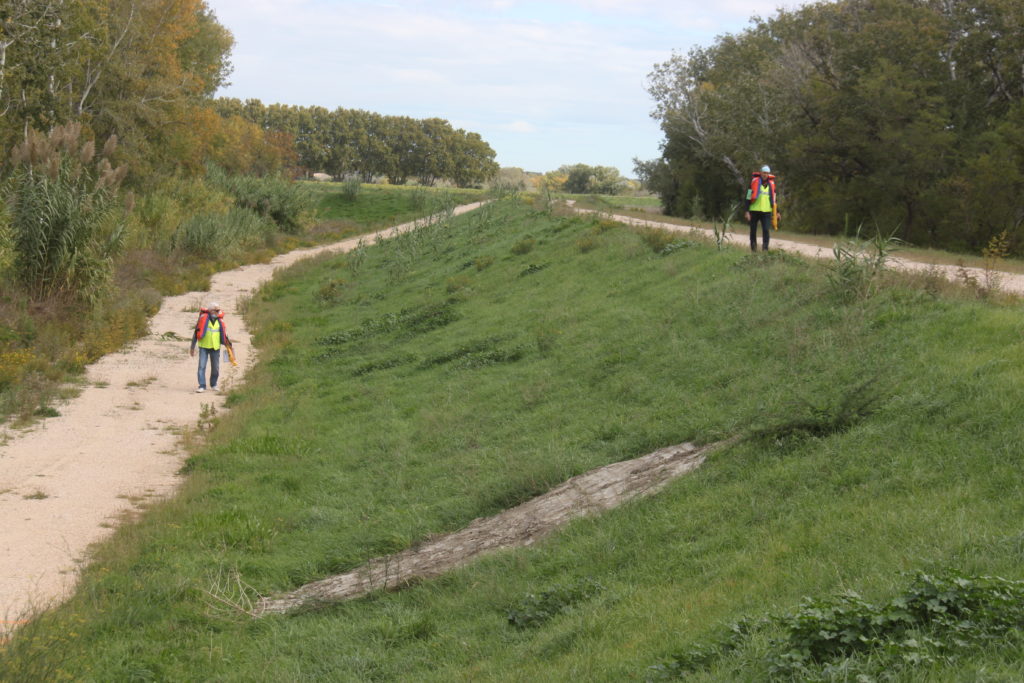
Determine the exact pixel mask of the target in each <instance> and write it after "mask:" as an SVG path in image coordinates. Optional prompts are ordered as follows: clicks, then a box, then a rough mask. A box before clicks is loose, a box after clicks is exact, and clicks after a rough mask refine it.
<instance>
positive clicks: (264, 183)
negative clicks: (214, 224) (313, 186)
mask: <svg viewBox="0 0 1024 683" xmlns="http://www.w3.org/2000/svg"><path fill="white" fill-rule="evenodd" d="M206 176H207V178H208V179H209V181H210V182H211V183H212V184H213V185H214V186H215V187H217V188H219V189H221V190H223V191H224V192H226V193H228V194H229V195H231V196H232V197H233V198H234V200H235V206H238V207H239V208H244V209H249V210H251V211H254V212H256V213H257V214H259V215H260V216H264V217H266V218H269V219H271V220H272V221H274V223H275V224H276V225H277V227H278V229H279V230H281V232H285V233H288V234H290V235H297V234H299V233H301V232H302V231H303V230H305V228H306V225H307V223H308V222H309V217H310V216H311V215H312V213H313V208H314V206H315V201H314V197H313V193H312V192H311V191H310V190H309V189H307V188H306V187H304V186H303V185H301V184H299V183H295V182H292V181H290V180H287V179H285V178H283V177H281V176H265V177H262V178H260V177H257V176H241V175H228V174H227V173H225V172H224V171H222V170H221V169H220V168H218V167H217V166H214V165H212V164H211V165H209V166H207V172H206Z"/></svg>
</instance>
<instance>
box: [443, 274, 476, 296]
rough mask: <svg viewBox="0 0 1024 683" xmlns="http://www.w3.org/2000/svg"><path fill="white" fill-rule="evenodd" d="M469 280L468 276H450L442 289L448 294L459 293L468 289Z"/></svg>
mask: <svg viewBox="0 0 1024 683" xmlns="http://www.w3.org/2000/svg"><path fill="white" fill-rule="evenodd" d="M470 282H471V280H470V279H469V276H468V275H452V276H451V277H449V278H446V279H445V281H444V289H445V291H446V292H448V293H449V294H454V293H455V292H458V291H461V290H463V289H466V288H467V287H469V284H470Z"/></svg>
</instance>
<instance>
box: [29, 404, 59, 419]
mask: <svg viewBox="0 0 1024 683" xmlns="http://www.w3.org/2000/svg"><path fill="white" fill-rule="evenodd" d="M32 415H33V417H60V411H58V410H57V409H56V408H54V407H52V406H42V407H40V408H36V410H35V412H34V413H32Z"/></svg>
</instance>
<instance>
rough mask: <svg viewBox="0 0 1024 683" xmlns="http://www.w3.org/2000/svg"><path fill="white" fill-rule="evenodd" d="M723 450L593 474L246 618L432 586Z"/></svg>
mask: <svg viewBox="0 0 1024 683" xmlns="http://www.w3.org/2000/svg"><path fill="white" fill-rule="evenodd" d="M727 443H731V442H719V443H717V444H711V445H708V446H704V447H702V448H697V447H696V446H694V445H692V444H688V443H684V444H680V445H678V446H669V447H668V448H662V449H661V450H657V451H655V452H653V453H650V454H648V455H644V456H642V457H639V458H636V459H634V460H626V461H624V462H617V463H613V464H611V465H606V466H604V467H600V468H598V469H595V470H591V471H590V472H587V473H585V474H581V475H579V476H576V477H573V478H572V479H569V480H568V481H566V482H565V483H563V484H561V485H559V486H557V487H556V488H554V489H552V490H551V491H549V492H548V493H545V494H544V495H542V496H538V497H537V498H534V499H533V500H530V501H527V502H525V503H523V504H522V505H519V506H518V507H514V508H512V509H510V510H506V511H505V512H502V513H500V514H498V515H495V516H494V517H487V518H485V519H477V520H474V521H473V522H472V523H470V525H469V526H467V527H466V528H465V529H462V530H461V531H457V532H455V533H452V534H448V535H447V536H442V537H440V538H437V539H434V540H431V541H428V542H426V543H424V544H422V545H420V546H419V547H416V548H412V549H409V550H405V551H402V552H400V553H396V554H394V555H388V556H387V557H380V558H377V559H374V560H371V561H370V562H368V563H367V564H365V565H363V566H362V567H360V568H358V569H356V570H354V571H351V572H349V573H347V574H341V575H338V576H332V577H330V578H327V579H323V580H321V581H316V582H314V583H309V584H306V585H305V586H302V587H301V588H298V589H297V590H294V591H292V592H290V593H287V594H284V595H280V596H277V597H272V598H264V599H262V600H260V601H258V602H257V603H256V605H255V607H254V609H253V611H252V614H253V615H254V616H263V615H266V614H274V613H284V612H288V611H290V610H293V609H297V608H300V607H310V606H315V605H317V604H323V603H331V602H339V601H342V600H349V599H351V598H356V597H359V596H362V595H366V594H367V593H370V592H371V591H375V590H389V589H390V590H393V589H396V588H401V587H402V586H404V585H406V584H408V583H409V582H410V581H414V580H419V579H428V578H433V577H436V576H439V575H441V574H443V573H445V572H447V571H450V570H452V569H455V568H457V567H461V566H464V565H466V564H468V563H469V562H471V561H472V560H473V559H475V558H476V557H478V556H480V555H482V554H485V553H491V552H494V551H497V550H501V549H503V548H513V547H522V546H528V545H531V544H532V543H534V542H535V541H537V540H538V539H540V538H543V537H544V536H547V535H548V534H550V533H552V532H553V531H555V530H557V529H559V528H561V527H563V526H565V525H566V524H568V523H569V522H570V521H571V520H573V519H576V518H578V517H582V516H585V515H594V514H598V513H600V512H603V511H605V510H610V509H612V508H615V507H618V506H619V505H622V504H623V503H625V502H627V501H630V500H633V499H634V498H639V497H643V496H649V495H651V494H653V493H656V492H658V491H660V490H661V489H662V488H664V486H665V485H666V484H668V483H669V482H670V481H672V480H673V479H675V478H676V477H678V476H680V475H683V474H686V473H687V472H691V471H693V470H694V469H696V468H697V467H699V466H700V465H701V463H703V462H704V459H705V457H706V456H707V455H708V453H710V452H711V451H712V450H714V449H716V448H719V447H721V446H722V445H725V444H727Z"/></svg>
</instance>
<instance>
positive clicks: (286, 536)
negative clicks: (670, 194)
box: [0, 202, 1024, 681]
mask: <svg viewBox="0 0 1024 683" xmlns="http://www.w3.org/2000/svg"><path fill="white" fill-rule="evenodd" d="M583 238H587V239H588V242H587V244H588V247H587V249H585V250H584V249H582V248H581V247H580V246H579V245H580V241H581V239H583ZM527 240H532V242H533V245H532V247H531V249H529V250H527V251H524V250H523V249H522V248H517V245H521V244H523V243H524V242H525V241H527ZM517 252H519V253H517ZM356 264H358V265H356ZM479 264H484V265H482V266H481V265H479ZM453 281H455V282H457V284H458V286H457V287H453V286H452V283H453ZM328 284H329V285H330V287H329V289H330V292H331V296H330V297H324V296H323V291H324V289H325V286H326V285H328ZM248 315H249V318H250V320H251V322H252V324H253V325H254V328H255V343H257V344H258V345H259V346H260V347H261V354H262V355H261V359H262V360H261V363H260V365H259V366H258V367H257V368H255V369H254V370H253V372H252V374H251V375H250V376H249V378H248V380H247V383H246V385H245V386H244V387H242V388H241V389H240V390H238V391H236V392H233V393H232V394H231V395H230V396H229V398H228V401H229V404H230V405H231V411H230V412H228V413H226V414H225V415H222V416H219V417H218V418H217V419H218V425H217V427H216V429H214V431H213V432H212V433H211V435H210V438H209V443H208V445H207V446H206V447H205V448H203V449H202V450H201V451H199V452H197V453H196V454H195V455H193V456H192V457H191V458H190V460H189V462H188V464H187V465H186V468H185V469H186V471H187V472H188V473H189V477H188V480H187V482H186V484H185V485H184V488H183V490H182V492H181V494H180V495H179V496H178V497H177V498H176V499H175V500H172V501H168V502H165V503H161V504H158V505H156V506H154V507H153V508H152V509H151V510H150V511H149V512H148V513H147V514H146V515H145V516H144V518H143V519H142V520H141V521H140V522H138V523H137V524H133V525H130V526H126V527H123V528H121V529H120V530H119V531H118V532H117V535H116V537H115V539H114V540H113V541H112V542H110V543H107V544H104V545H103V546H102V547H101V548H100V549H99V550H98V551H97V554H96V557H95V561H94V562H93V563H92V564H91V565H90V566H89V567H88V568H87V569H86V570H85V572H84V577H83V582H82V586H81V588H80V590H79V591H78V593H77V595H76V596H75V597H74V598H73V599H72V600H71V601H70V602H69V603H67V604H66V605H65V606H64V607H62V608H60V609H58V610H57V611H55V612H53V613H50V614H48V615H45V616H44V617H43V618H41V619H39V620H37V621H36V622H35V623H34V624H32V625H30V627H29V629H28V630H26V631H25V635H24V636H23V637H21V638H16V639H15V640H13V641H12V642H11V643H10V644H8V645H7V646H6V647H7V649H6V651H5V652H4V655H3V656H2V657H0V679H4V680H7V679H10V680H30V679H32V678H33V677H35V678H58V677H59V676H60V675H66V676H68V677H72V678H75V679H80V680H90V681H108V680H197V679H201V680H224V681H250V680H260V681H262V680H266V681H279V680H318V679H320V680H339V681H348V680H351V681H364V680H408V681H451V680H466V681H469V680H472V681H487V680H494V681H498V680H500V681H506V680H514V681H538V680H597V681H621V680H643V679H644V678H645V676H647V675H648V672H649V667H650V666H652V665H655V664H658V663H661V662H664V661H666V660H667V659H669V658H671V657H673V656H675V655H676V654H677V653H679V652H681V651H685V650H686V649H687V648H691V647H693V646H696V645H699V644H701V643H705V642H708V640H709V639H712V638H714V637H715V635H716V634H717V633H719V632H720V631H721V630H722V629H724V628H726V627H728V626H729V625H730V624H732V623H734V622H735V621H737V620H739V619H742V618H744V617H749V618H753V619H758V618H760V617H763V616H766V615H768V614H778V613H782V612H785V611H790V610H794V609H796V607H797V606H798V604H799V603H800V601H801V599H802V598H803V597H805V596H813V597H817V598H824V597H829V596H831V595H834V594H835V593H837V592H838V591H841V590H845V589H855V590H857V591H858V592H859V593H860V594H862V595H863V596H864V597H865V599H868V600H873V601H876V602H883V601H886V600H888V599H890V598H891V597H893V596H894V595H897V594H898V593H900V592H901V591H902V590H903V589H904V588H905V586H906V584H907V580H906V577H905V576H904V575H903V572H913V571H917V570H926V571H938V570H942V569H945V568H954V569H959V570H961V571H963V572H966V573H971V574H996V575H1003V576H1006V577H1008V578H1014V579H1019V578H1022V577H1024V571H1022V569H1021V567H1022V560H1024V542H1022V540H1021V539H1022V538H1024V529H1022V523H1021V519H1022V513H1024V487H1022V486H1021V485H1020V481H1021V477H1020V461H1019V444H1020V443H1021V442H1022V438H1024V433H1022V432H1024V427H1022V426H1021V422H1020V419H1019V416H1020V415H1021V413H1022V410H1024V390H1022V387H1024V369H1022V368H1024V364H1022V363H1021V360H1022V354H1024V340H1022V335H1021V332H1022V327H1021V323H1020V317H1019V310H1018V308H1017V306H1016V305H1006V306H995V305H992V304H986V303H982V302H977V301H968V300H956V299H948V298H935V297H932V296H930V295H928V294H926V293H925V292H923V291H918V290H916V289H914V288H912V287H910V286H909V285H900V284H899V282H898V281H896V282H895V283H890V285H889V287H887V288H886V289H884V290H883V291H882V292H881V293H880V294H878V295H876V296H875V297H873V298H870V299H867V300H865V301H860V302H856V303H853V304H841V303H839V302H838V300H837V299H836V298H834V297H833V296H831V294H830V291H829V285H828V282H827V278H826V275H825V272H824V268H823V267H822V266H821V265H820V264H813V263H808V262H804V261H800V260H798V259H795V258H792V257H787V256H785V255H782V254H769V255H749V254H745V253H743V252H742V251H741V250H725V251H721V252H720V251H717V250H716V249H715V248H714V246H713V245H705V244H700V243H695V244H687V245H686V246H683V247H681V248H678V249H675V250H672V251H671V252H670V253H668V254H666V255H663V256H662V255H656V254H655V253H654V252H653V250H652V248H651V247H649V246H647V244H645V243H644V241H643V240H642V239H641V238H640V237H639V236H638V235H637V234H636V233H634V232H632V231H630V230H627V229H625V228H623V227H615V226H613V225H611V224H609V223H608V222H607V221H600V220H597V219H593V220H591V219H589V218H579V217H566V216H559V215H552V214H549V213H545V212H540V211H535V210H533V209H531V208H529V207H528V206H525V205H522V204H517V203H510V202H501V203H497V204H494V205H491V206H489V207H487V208H485V209H483V210H481V211H479V212H474V213H471V214H467V215H465V216H463V217H460V218H457V219H454V220H453V221H452V222H451V223H450V224H445V225H440V226H437V227H435V228H430V229H426V230H424V231H423V232H422V233H420V234H416V233H413V234H410V235H406V236H405V237H403V238H401V239H399V240H394V241H390V242H387V243H385V244H383V245H380V246H377V247H373V248H370V249H369V250H367V252H366V253H365V256H364V257H363V260H362V261H358V262H357V261H354V260H353V259H351V257H346V256H337V257H331V258H324V259H320V260H317V261H312V262H305V263H303V264H301V265H299V266H297V267H295V268H292V269H291V270H289V271H288V272H287V273H285V274H284V275H283V276H281V277H279V278H277V279H276V280H275V281H274V282H273V283H270V284H268V285H267V286H266V287H265V288H264V289H263V290H262V291H261V293H260V294H259V295H258V296H256V297H255V298H254V300H253V302H252V305H251V306H250V309H249V313H248ZM857 387H867V391H868V392H871V393H873V395H874V398H876V399H877V404H876V405H875V409H874V410H873V411H864V413H863V414H858V415H856V416H855V419H853V420H851V421H850V423H849V424H843V425H842V427H841V428H840V429H838V430H837V431H831V432H829V433H825V432H822V435H819V436H815V435H814V434H815V433H817V432H815V431H814V430H812V429H805V430H803V431H801V430H798V429H793V428H791V427H792V426H793V425H794V424H815V421H816V420H817V421H818V423H820V424H825V423H828V420H829V417H830V416H832V417H834V415H835V414H836V413H838V412H841V411H842V405H843V401H844V398H845V397H848V396H850V395H851V393H852V392H853V390H854V389H855V388H857ZM812 406H813V408H812ZM755 433H757V434H762V436H759V437H757V438H750V439H747V440H745V441H743V442H741V443H740V444H739V445H736V446H733V447H731V448H729V449H726V450H722V451H719V452H718V453H716V454H715V455H714V456H713V458H712V459H711V460H709V461H708V462H707V463H706V464H705V465H704V466H703V467H702V468H701V469H700V470H698V471H697V472H696V473H694V474H691V475H689V476H686V477H684V478H682V479H680V480H678V481H676V482H675V483H673V484H672V485H671V486H669V487H668V488H667V489H666V490H664V491H663V492H662V493H660V494H658V495H657V496H655V497H652V498H648V499H645V500H642V501H637V502H634V503H631V504H628V505H626V506H624V507H622V508H620V509H618V510H615V511H612V512H610V513H608V514H606V515H603V516H602V517H600V518H596V519H587V520H582V521H578V522H575V523H573V524H571V525H570V526H569V527H568V528H567V529H565V530H564V531H562V532H560V533H558V534H557V535H555V536H554V537H552V538H550V539H548V540H547V541H545V542H543V543H540V544H538V545H537V546H536V547H532V548H529V549H522V550H516V551H511V552H505V553H501V554H498V555H495V556H491V557H489V558H486V559H483V560H480V561H478V562H476V563H474V564H473V565H471V566H470V567H467V568H465V569H463V570H460V571H457V572H454V573H452V574H450V575H448V576H445V577H443V578H440V579H437V580H432V581H426V582H423V583H420V584H418V585H416V586H413V587H409V588H407V589H405V590H402V591H399V592H396V593H389V594H377V595H372V596H370V597H368V598H364V599H361V600H357V601H353V602H350V603H346V604H342V605H336V606H332V607H325V608H322V609H317V610H311V611H307V612H304V613H300V614H295V615H291V616H286V617H270V618H265V619H262V620H259V621H254V620H251V619H249V618H248V617H245V616H242V615H239V614H237V613H234V612H233V611H232V610H231V609H230V608H229V607H227V606H226V605H225V604H224V603H222V602H220V601H217V600H216V599H214V598H212V597H211V596H210V593H213V594H216V595H220V596H221V597H225V598H228V599H229V600H239V599H241V598H242V596H243V595H244V596H246V597H247V598H248V599H251V598H252V597H254V595H255V594H256V593H257V592H258V593H260V594H272V593H275V592H279V591H285V590H288V589H290V588H293V587H296V586H298V585H301V584H302V583H304V582H307V581H310V580H313V579H318V578H322V577H324V576H327V575H329V574H332V573H336V572H342V571H346V570H349V569H352V568H354V567H357V566H359V565H360V564H361V563H362V562H364V561H366V560H367V559H369V558H372V557H374V556H377V555H380V554H384V553H390V552H394V551H397V550H401V549H404V548H407V547H409V546H410V545H413V544H415V543H416V542H417V541H419V540H421V539H424V538H426V537H428V536H431V535H434V534H440V533H445V532H449V531H453V530H457V529H460V528H462V527H464V526H465V525H466V524H468V523H469V522H470V521H471V520H473V519H474V518H476V517H480V516H484V515H490V514H493V513H495V512H497V511H499V510H502V509H504V508H507V507H509V506H512V505H514V504H516V503H519V502H521V501H523V500H526V499H528V498H530V497H532V496H534V495H536V494H538V493H541V492H543V491H546V490H548V489H549V488H550V487H552V486H553V485H555V484H557V483H559V482H561V481H563V480H564V479H566V478H568V477H570V476H572V475H575V474H579V473H582V472H585V471H587V470H589V469H591V468H594V467H597V466H600V465H604V464H607V463H610V462H614V461H618V460H622V459H626V458H632V457H636V456H639V455H642V454H645V453H648V452H650V451H652V450H654V449H657V448H659V447H662V446H666V445H670V444H675V443H679V442H682V441H688V440H689V441H695V442H711V441H715V440H719V439H722V438H725V437H729V436H732V435H735V434H755ZM552 605H553V607H552ZM549 608H550V609H549ZM545 610H546V611H545ZM542 611H543V612H544V613H543V614H540V613H541V612H542ZM524 614H525V615H527V616H529V615H534V614H539V615H540V616H539V617H538V618H533V617H530V618H526V617H524V616H523V615H524ZM510 618H513V621H516V620H518V621H521V622H523V623H528V624H529V625H528V626H527V627H523V626H517V625H515V624H514V623H510ZM517 623H518V622H517ZM772 634H773V632H772V631H771V630H770V629H769V631H768V632H767V633H761V634H758V635H755V636H754V637H751V638H750V639H747V640H744V641H743V642H742V643H740V645H739V647H738V649H736V650H734V651H731V652H728V653H725V654H723V655H721V656H719V657H717V658H714V659H713V660H712V661H710V662H709V663H708V664H707V665H706V666H705V667H704V668H699V669H698V670H695V671H694V672H693V679H694V680H729V681H732V680H764V679H765V678H767V668H766V667H767V664H766V659H765V653H766V652H767V651H768V650H769V649H770V645H769V642H768V639H770V637H771V636H772ZM1020 642H1021V641H1020V637H1019V634H1016V633H1013V634H1009V635H1008V636H1007V637H1006V638H1004V639H1000V640H998V641H993V642H991V643H990V644H988V645H987V646H984V647H982V648H979V649H972V650H969V651H968V653H967V654H966V655H964V656H961V657H960V658H959V659H957V660H955V661H952V662H946V663H942V662H939V663H936V664H931V665H929V668H928V669H927V670H923V669H907V668H900V667H899V666H892V667H888V663H887V661H888V660H885V658H884V657H882V656H878V657H877V658H876V660H874V661H860V662H858V663H857V664H856V665H857V666H861V667H864V668H863V671H866V672H868V673H872V672H874V673H878V671H877V669H878V667H881V668H882V669H886V668H890V669H891V670H892V671H893V672H895V676H896V679H897V680H921V679H922V677H925V676H926V675H927V677H928V680H980V679H984V680H1017V679H1019V678H1020V677H1021V676H1024V665H1022V664H1021V662H1022V661H1024V660H1022V659H1021V657H1020ZM872 666H875V667H876V668H875V669H871V667H872ZM19 667H21V668H19ZM60 672H63V674H61V673H60ZM837 676H838V675H837ZM837 680H844V679H843V678H842V677H841V676H838V678H837ZM851 680H852V679H851Z"/></svg>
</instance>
